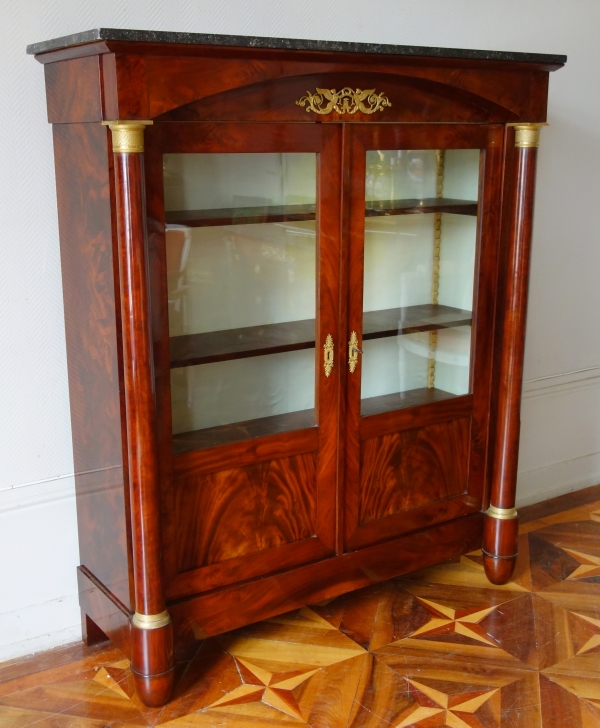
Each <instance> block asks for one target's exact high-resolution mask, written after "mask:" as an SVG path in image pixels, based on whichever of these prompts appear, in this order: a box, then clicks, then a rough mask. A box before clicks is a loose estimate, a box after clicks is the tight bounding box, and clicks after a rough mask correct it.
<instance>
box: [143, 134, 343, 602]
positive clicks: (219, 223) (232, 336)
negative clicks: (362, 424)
mask: <svg viewBox="0 0 600 728" xmlns="http://www.w3.org/2000/svg"><path fill="white" fill-rule="evenodd" d="M150 138H151V143H150V145H149V146H150V150H149V153H148V159H149V166H150V168H149V170H148V172H147V178H148V183H149V187H151V189H152V195H151V200H150V208H151V213H150V217H151V226H152V224H153V223H152V220H153V219H154V220H156V232H155V234H154V235H153V234H152V232H151V234H150V241H151V245H152V246H153V248H154V250H155V255H156V259H157V261H158V262H157V265H156V266H155V268H156V270H158V271H160V273H159V275H158V276H157V281H156V286H155V289H156V295H155V297H154V299H153V302H152V303H153V308H154V309H155V311H156V315H155V341H156V350H157V357H156V361H157V390H158V401H159V410H160V411H159V420H160V427H161V433H160V442H161V449H162V457H161V462H162V464H163V467H164V477H163V483H164V487H163V499H164V512H165V514H166V523H165V525H164V531H165V534H166V536H165V540H166V548H165V552H166V557H165V558H166V562H167V564H166V571H167V573H168V577H169V581H170V585H169V587H168V593H169V597H170V598H177V597H180V596H184V595H186V594H189V593H194V592H195V591H203V590H206V589H210V588H215V587H217V586H223V585H225V584H227V583H232V582H234V581H239V580H242V579H246V578H252V577H255V576H258V575H261V574H266V573H269V572H271V571H273V570H278V569H281V568H285V567H286V566H294V565H297V564H299V563H303V562H307V561H311V560H314V559H316V558H320V557H322V556H324V555H325V554H328V553H331V551H332V549H333V546H334V533H335V506H334V503H335V483H336V459H335V457H332V456H331V455H332V454H334V453H335V451H336V443H337V400H338V396H339V366H340V363H341V362H340V358H339V354H340V351H343V347H342V349H340V348H339V341H336V340H335V339H337V337H338V333H337V332H338V325H339V324H338V315H339V314H338V306H337V302H338V300H339V293H338V291H339V288H338V287H339V262H338V261H339V240H340V212H339V195H340V190H339V184H340V182H339V180H340V179H341V173H340V150H341V134H340V130H339V128H336V127H333V126H332V127H331V128H324V127H320V126H316V125H315V126H308V125H300V124H299V125H284V124H277V125H263V124H240V125H234V124H231V125H230V124H217V125H211V124H195V123H192V124H189V123H186V124H173V123H165V124H158V123H157V124H156V125H155V126H154V127H153V128H152V131H151V135H150ZM324 178H326V180H327V181H326V183H324ZM330 178H331V181H330ZM156 180H159V182H158V183H157V182H156ZM336 355H337V356H336Z"/></svg>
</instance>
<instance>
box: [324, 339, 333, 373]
mask: <svg viewBox="0 0 600 728" xmlns="http://www.w3.org/2000/svg"><path fill="white" fill-rule="evenodd" d="M323 369H324V370H325V376H326V377H328V376H329V375H330V374H331V370H332V369H333V338H332V336H331V334H327V338H326V339H325V343H324V344H323Z"/></svg>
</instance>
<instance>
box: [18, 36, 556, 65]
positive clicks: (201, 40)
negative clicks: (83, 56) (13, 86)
mask: <svg viewBox="0 0 600 728" xmlns="http://www.w3.org/2000/svg"><path fill="white" fill-rule="evenodd" d="M99 40H109V41H110V40H113V41H128V42H136V43H185V44H190V45H215V46H229V47H239V48H272V49H282V50H291V51H327V52H338V53H382V54H385V55H398V56H424V57H430V58H466V59H473V60H487V61H520V62H525V63H527V62H530V63H552V64H564V63H566V61H567V57H566V56H562V55H551V54H547V53H518V52H513V51H483V50H472V49H465V48H428V47H425V46H404V45H389V44H381V43H348V42H341V41H332V40H302V39H297V38H262V37H259V36H246V35H215V34H205V33H174V32H169V31H160V30H126V29H120V28H96V29H94V30H86V31H84V32H82V33H74V34H73V35H65V36H62V37H61V38H53V39H52V40H46V41H42V42H41V43H33V44H32V45H29V46H27V53H29V54H30V55H33V54H37V53H47V52H49V51H55V50H59V49H62V48H68V47H71V46H77V45H82V44H84V43H93V42H94V41H99Z"/></svg>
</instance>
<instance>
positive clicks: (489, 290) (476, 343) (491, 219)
mask: <svg viewBox="0 0 600 728" xmlns="http://www.w3.org/2000/svg"><path fill="white" fill-rule="evenodd" d="M503 157H504V130H503V128H502V126H500V125H494V126H490V127H488V139H487V145H486V147H485V148H484V149H482V155H481V170H482V172H481V174H480V188H479V199H480V200H481V203H480V208H479V209H480V212H479V225H478V228H479V230H478V239H479V245H478V248H477V260H476V266H475V274H476V275H475V290H474V300H475V302H476V307H475V308H474V311H473V314H474V316H473V318H474V325H473V345H472V350H473V353H474V355H473V362H472V367H471V381H472V391H473V416H472V424H471V440H472V442H473V447H472V448H471V455H470V462H469V486H470V487H469V492H468V497H469V501H470V502H472V503H473V505H476V506H477V507H478V508H480V507H482V505H483V498H484V493H485V492H486V490H487V461H488V457H489V453H490V439H489V432H490V422H491V419H490V410H491V406H490V403H491V401H492V399H493V395H492V375H493V354H494V337H495V330H494V324H493V322H494V321H495V311H496V305H497V297H498V280H497V279H498V265H499V255H500V231H501V214H502V205H501V204H500V203H501V200H502V192H503V176H502V160H503Z"/></svg>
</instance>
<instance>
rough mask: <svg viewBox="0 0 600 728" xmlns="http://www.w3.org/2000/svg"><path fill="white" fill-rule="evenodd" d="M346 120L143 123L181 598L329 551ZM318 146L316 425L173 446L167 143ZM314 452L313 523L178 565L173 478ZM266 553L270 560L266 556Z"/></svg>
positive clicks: (166, 475) (168, 576) (167, 563)
mask: <svg viewBox="0 0 600 728" xmlns="http://www.w3.org/2000/svg"><path fill="white" fill-rule="evenodd" d="M341 140H342V127H341V125H339V126H338V125H333V124H329V125H320V124H299V123H266V124H265V123H262V124H261V123H252V122H239V123H219V122H217V123H210V122H157V123H155V124H154V126H153V127H151V128H150V129H149V130H148V131H147V137H146V159H147V165H146V186H147V198H148V208H147V209H148V228H149V235H148V238H149V258H150V275H149V278H150V290H151V301H152V335H153V342H154V363H155V383H156V404H157V414H158V417H157V419H158V430H159V432H158V442H159V445H158V449H159V467H160V483H161V502H162V518H163V533H164V542H165V543H164V545H163V569H164V573H165V583H166V585H167V586H166V590H167V597H168V598H169V599H178V598H182V597H185V596H189V595H192V594H197V593H202V592H205V591H207V590H211V589H215V588H221V587H224V586H227V585H229V584H232V583H235V582H238V581H242V580H247V579H251V578H256V577H259V576H264V575H266V574H269V573H271V572H273V571H278V570H280V569H289V568H294V567H296V566H299V565H302V564H305V563H310V562H311V561H315V560H319V559H322V558H326V557H327V556H331V555H332V554H333V553H335V537H336V523H337V497H336V489H337V472H336V470H337V463H338V408H339V400H340V370H341V367H342V366H343V358H342V357H341V356H340V355H341V353H342V352H343V349H344V347H343V342H341V341H339V330H340V324H339V281H340V241H341V220H340V198H341V189H340V185H341V179H342V172H341ZM211 152H212V153H268V152H315V153H317V154H318V157H317V160H318V161H317V180H318V181H317V226H318V227H317V301H316V311H317V326H316V346H315V367H316V378H315V383H316V390H317V391H316V393H315V394H316V396H315V410H316V413H317V422H316V425H315V427H312V428H309V429H305V430H297V431H293V432H286V433H282V434H277V435H268V436H265V437H260V438H255V439H250V440H243V441H240V442H235V443H233V444H231V445H220V446H217V447H214V448H210V449H206V450H196V451H191V452H187V453H183V454H180V455H173V453H172V445H171V393H170V357H169V331H168V315H167V282H166V258H165V242H164V231H165V224H164V219H165V213H164V196H163V186H162V179H163V175H162V155H163V154H165V153H211ZM329 333H330V334H331V335H332V337H333V339H334V354H335V359H334V367H333V371H332V372H331V375H330V376H328V377H326V376H324V369H323V343H324V341H325V338H326V336H327V334H329ZM310 452H317V472H316V481H317V496H316V505H315V508H316V516H315V517H316V533H315V536H314V537H313V538H309V539H305V540H303V541H292V542H290V543H287V544H284V545H282V546H280V547H277V548H272V549H268V550H265V551H259V552H257V553H253V554H247V555H244V556H240V557H234V558H232V559H228V560H226V561H221V562H218V563H215V564H209V565H205V566H200V567H198V568H196V569H193V570H191V571H185V572H181V571H179V569H178V568H177V563H176V555H175V548H174V544H175V539H176V538H177V523H176V508H175V505H174V496H173V486H174V483H175V481H176V480H177V479H178V478H180V477H184V476H185V477H190V475H191V476H192V477H194V476H196V475H198V476H199V475H206V474H209V473H215V472H218V471H223V470H229V469H232V468H239V467H244V466H246V465H250V464H255V463H259V462H265V461H269V460H274V459H278V458H285V457H290V456H295V455H302V454H304V453H310ZM263 562H264V563H263Z"/></svg>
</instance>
